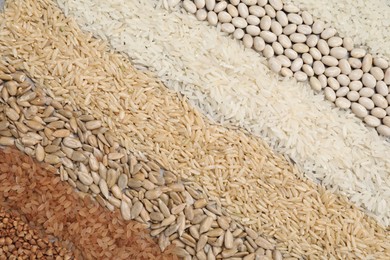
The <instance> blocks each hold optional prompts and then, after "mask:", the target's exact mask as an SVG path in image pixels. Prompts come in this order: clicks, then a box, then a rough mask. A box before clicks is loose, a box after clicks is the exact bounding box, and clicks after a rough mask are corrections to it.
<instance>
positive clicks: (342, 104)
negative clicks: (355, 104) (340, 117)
mask: <svg viewBox="0 0 390 260" xmlns="http://www.w3.org/2000/svg"><path fill="white" fill-rule="evenodd" d="M335 104H336V106H338V107H339V108H341V109H348V108H350V107H351V101H349V100H348V99H346V98H345V97H338V98H336V101H335Z"/></svg>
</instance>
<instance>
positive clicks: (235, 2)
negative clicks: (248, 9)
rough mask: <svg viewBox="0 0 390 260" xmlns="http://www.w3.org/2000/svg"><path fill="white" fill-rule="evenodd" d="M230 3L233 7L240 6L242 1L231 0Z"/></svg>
mask: <svg viewBox="0 0 390 260" xmlns="http://www.w3.org/2000/svg"><path fill="white" fill-rule="evenodd" d="M230 3H231V4H232V5H238V4H239V3H240V0H230Z"/></svg>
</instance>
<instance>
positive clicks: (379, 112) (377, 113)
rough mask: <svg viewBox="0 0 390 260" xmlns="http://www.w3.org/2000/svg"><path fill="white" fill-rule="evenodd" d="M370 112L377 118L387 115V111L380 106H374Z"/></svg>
mask: <svg viewBox="0 0 390 260" xmlns="http://www.w3.org/2000/svg"><path fill="white" fill-rule="evenodd" d="M370 113H371V115H373V116H375V117H376V118H381V119H382V118H384V117H385V116H386V111H385V110H384V109H383V108H380V107H374V108H373V109H372V110H371V112H370Z"/></svg>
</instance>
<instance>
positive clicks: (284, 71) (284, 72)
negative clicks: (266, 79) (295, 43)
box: [280, 68, 294, 78]
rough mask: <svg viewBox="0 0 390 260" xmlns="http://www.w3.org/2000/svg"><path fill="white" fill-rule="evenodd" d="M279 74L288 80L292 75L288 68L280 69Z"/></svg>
mask: <svg viewBox="0 0 390 260" xmlns="http://www.w3.org/2000/svg"><path fill="white" fill-rule="evenodd" d="M280 74H281V75H282V76H283V77H288V78H290V77H292V76H293V75H294V73H293V72H292V71H291V70H290V69H289V68H282V69H281V71H280Z"/></svg>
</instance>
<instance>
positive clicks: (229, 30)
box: [221, 23, 236, 33]
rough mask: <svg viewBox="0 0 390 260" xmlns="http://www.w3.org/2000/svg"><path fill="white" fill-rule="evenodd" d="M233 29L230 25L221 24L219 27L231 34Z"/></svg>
mask: <svg viewBox="0 0 390 260" xmlns="http://www.w3.org/2000/svg"><path fill="white" fill-rule="evenodd" d="M235 29H236V28H234V25H233V24H231V23H223V24H222V25H221V30H222V31H223V32H226V33H233V32H234V30H235Z"/></svg>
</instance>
